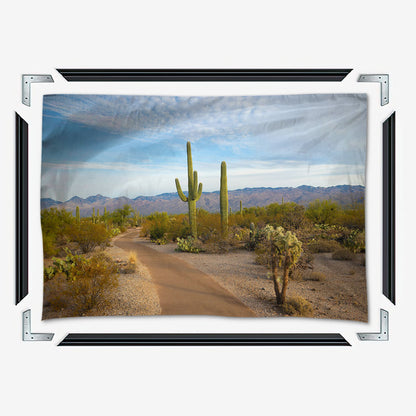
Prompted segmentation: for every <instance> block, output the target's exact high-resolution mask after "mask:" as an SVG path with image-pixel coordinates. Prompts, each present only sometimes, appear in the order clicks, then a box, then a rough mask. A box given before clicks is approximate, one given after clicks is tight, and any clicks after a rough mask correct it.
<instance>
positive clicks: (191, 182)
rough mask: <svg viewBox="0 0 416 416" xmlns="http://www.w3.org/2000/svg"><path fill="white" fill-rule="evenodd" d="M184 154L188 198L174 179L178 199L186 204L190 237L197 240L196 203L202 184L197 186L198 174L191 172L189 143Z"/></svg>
mask: <svg viewBox="0 0 416 416" xmlns="http://www.w3.org/2000/svg"><path fill="white" fill-rule="evenodd" d="M186 153H187V158H188V196H187V197H186V196H185V194H184V193H183V192H182V188H181V185H180V183H179V179H178V178H176V179H175V184H176V190H177V191H178V195H179V198H180V199H181V200H182V201H183V202H187V203H188V212H189V225H190V227H191V234H192V237H194V238H197V235H198V233H197V228H196V201H198V200H199V198H200V197H201V194H202V183H200V184H199V185H198V172H197V171H196V170H193V166H192V153H191V143H190V142H187V143H186Z"/></svg>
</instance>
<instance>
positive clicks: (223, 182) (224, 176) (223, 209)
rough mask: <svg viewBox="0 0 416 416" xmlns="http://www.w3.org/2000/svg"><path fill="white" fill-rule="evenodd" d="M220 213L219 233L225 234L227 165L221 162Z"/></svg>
mask: <svg viewBox="0 0 416 416" xmlns="http://www.w3.org/2000/svg"><path fill="white" fill-rule="evenodd" d="M220 213H221V231H222V234H223V235H224V234H227V231H228V189H227V164H226V163H225V162H221V181H220Z"/></svg>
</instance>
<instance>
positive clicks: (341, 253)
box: [332, 248, 354, 260]
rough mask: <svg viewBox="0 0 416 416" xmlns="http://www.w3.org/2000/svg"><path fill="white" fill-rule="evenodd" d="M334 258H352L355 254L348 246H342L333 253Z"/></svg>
mask: <svg viewBox="0 0 416 416" xmlns="http://www.w3.org/2000/svg"><path fill="white" fill-rule="evenodd" d="M332 258H333V259H334V260H352V259H353V258H354V255H353V254H352V253H351V251H349V250H348V249H347V248H341V249H339V250H337V251H335V252H334V253H333V254H332Z"/></svg>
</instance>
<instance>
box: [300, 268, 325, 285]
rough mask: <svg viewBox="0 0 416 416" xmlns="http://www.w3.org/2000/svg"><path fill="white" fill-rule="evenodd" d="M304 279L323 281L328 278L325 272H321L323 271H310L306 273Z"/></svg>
mask: <svg viewBox="0 0 416 416" xmlns="http://www.w3.org/2000/svg"><path fill="white" fill-rule="evenodd" d="M303 279H304V280H312V281H314V282H323V281H325V280H326V276H325V274H324V273H321V272H314V271H310V272H308V273H305V274H304V276H303Z"/></svg>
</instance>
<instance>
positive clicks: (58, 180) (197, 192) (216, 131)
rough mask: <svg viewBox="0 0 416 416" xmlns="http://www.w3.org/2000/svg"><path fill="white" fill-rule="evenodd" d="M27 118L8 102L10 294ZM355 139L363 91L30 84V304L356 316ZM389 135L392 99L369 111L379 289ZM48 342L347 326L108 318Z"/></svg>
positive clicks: (91, 77) (149, 341)
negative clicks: (240, 326)
mask: <svg viewBox="0 0 416 416" xmlns="http://www.w3.org/2000/svg"><path fill="white" fill-rule="evenodd" d="M57 71H58V72H59V73H60V74H61V75H62V76H63V77H64V79H66V80H67V81H68V82H112V81H117V82H161V81H166V82H218V81H220V82H290V83H293V82H317V81H319V82H342V80H343V79H344V78H345V77H346V76H347V75H348V74H349V73H350V72H351V71H352V70H351V69H198V70H196V69H192V70H191V69H163V70H158V69H154V70H144V69H58V70H57ZM31 79H32V80H33V81H32V82H54V81H53V78H52V75H48V74H46V75H36V74H31V75H27V74H26V75H24V76H23V90H24V91H23V95H24V96H25V97H30V82H27V83H26V84H25V80H26V81H27V80H31ZM374 80H376V81H378V82H380V88H381V89H382V93H381V94H382V96H383V99H382V101H381V105H387V104H388V75H385V74H383V75H382V76H379V75H370V74H361V75H360V78H359V79H358V81H360V82H363V81H364V82H365V81H374ZM384 96H385V97H384ZM25 97H22V101H23V103H24V104H25V105H28V106H30V100H29V101H27V100H26V102H25V100H24V98H25ZM28 134H29V126H28V124H27V123H26V122H25V121H24V120H23V119H22V118H21V117H20V116H19V115H18V114H17V113H16V304H18V303H19V302H20V301H21V300H22V299H23V298H24V297H25V296H26V295H27V293H28V266H27V265H28V253H29V249H28V189H29V188H28V186H29V184H28ZM366 145H367V95H366V94H362V93H347V94H345V93H342V94H340V93H331V94H328V93H326V94H317V93H313V94H302V95H300V94H292V95H246V96H244V95H235V96H229V95H225V96H222V95H215V96H182V95H181V96H179V95H113V94H112V95H103V94H101V95H93V94H88V95H87V94H50V95H44V98H43V118H42V175H41V201H40V202H41V225H42V238H43V254H44V277H43V298H44V299H43V311H42V319H44V320H47V319H52V318H53V319H55V318H62V317H82V316H119V315H126V316H145V315H147V316H157V315H174V316H177V315H198V316H204V315H208V316H229V317H240V318H241V319H243V318H244V317H257V318H261V317H279V316H294V317H296V316H298V317H302V316H303V317H313V318H327V319H344V320H354V321H358V322H367V319H368V306H367V288H366V262H365V258H366V254H365V177H366V171H365V168H366V167H365V161H366ZM394 149H395V113H393V114H392V115H391V116H390V117H389V118H388V119H387V120H386V121H385V123H384V124H383V211H382V212H383V225H382V226H383V279H382V287H383V294H384V295H385V296H387V298H388V299H389V300H390V301H391V302H392V303H395V225H394V223H395V186H394V182H395V175H394V171H395V150H394ZM327 280H329V281H331V282H336V291H334V290H335V289H334V288H333V287H332V286H333V285H329V284H328V283H327V282H326V281H327ZM351 296H352V298H351ZM25 314H26V315H25V316H24V318H23V320H24V322H23V323H24V326H23V331H24V334H25V333H26V337H25V335H24V334H23V340H30V339H29V338H30V337H29V338H28V335H27V334H29V333H31V329H30V322H29V321H27V319H28V318H27V316H30V310H29V311H25ZM25 319H26V321H25ZM381 319H382V322H381V324H382V325H383V326H382V327H381V335H380V336H373V335H374V334H362V333H361V334H359V337H358V338H359V339H360V340H362V341H366V340H380V341H381V340H388V333H387V332H388V312H387V311H383V314H382V315H381ZM25 325H26V326H25ZM35 335H37V337H33V339H32V340H35V338H38V339H39V340H40V339H42V340H51V339H52V336H53V334H35ZM58 345H60V346H81V345H84V346H129V345H130V346H173V345H183V346H191V345H193V346H197V345H201V346H203V345H204V346H207V345H217V346H227V345H230V346H231V345H236V346H237V345H238V346H243V345H247V346H249V345H262V346H265V345H270V346H278V345H281V346H296V345H299V346H313V345H319V346H350V345H351V344H350V343H349V342H348V341H347V340H346V339H345V338H344V337H343V336H342V335H341V334H340V333H310V332H307V333H303V332H302V333H117V332H115V333H114V332H108V333H70V334H68V335H67V336H66V337H65V338H64V339H63V340H62V341H61V342H60V343H59V344H58Z"/></svg>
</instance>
